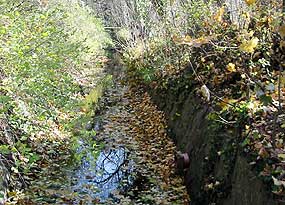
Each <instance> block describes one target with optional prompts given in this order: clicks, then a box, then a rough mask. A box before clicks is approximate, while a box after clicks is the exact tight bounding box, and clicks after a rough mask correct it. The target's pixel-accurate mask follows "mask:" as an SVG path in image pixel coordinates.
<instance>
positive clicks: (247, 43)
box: [239, 37, 259, 53]
mask: <svg viewBox="0 0 285 205" xmlns="http://www.w3.org/2000/svg"><path fill="white" fill-rule="evenodd" d="M258 41H259V39H258V38H257V37H254V38H252V39H250V40H244V41H243V42H242V44H241V45H240V47H239V49H240V50H241V51H244V52H247V53H253V52H254V49H255V48H256V47H257V45H258Z"/></svg>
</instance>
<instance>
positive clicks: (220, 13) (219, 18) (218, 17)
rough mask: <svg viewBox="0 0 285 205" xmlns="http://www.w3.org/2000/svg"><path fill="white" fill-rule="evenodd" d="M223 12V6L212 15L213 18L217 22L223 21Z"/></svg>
mask: <svg viewBox="0 0 285 205" xmlns="http://www.w3.org/2000/svg"><path fill="white" fill-rule="evenodd" d="M224 13H225V8H224V7H221V8H220V9H219V10H218V12H217V13H216V15H215V16H214V19H215V20H216V21H218V22H222V21H223V16H224Z"/></svg>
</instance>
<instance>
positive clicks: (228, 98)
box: [108, 0, 285, 197]
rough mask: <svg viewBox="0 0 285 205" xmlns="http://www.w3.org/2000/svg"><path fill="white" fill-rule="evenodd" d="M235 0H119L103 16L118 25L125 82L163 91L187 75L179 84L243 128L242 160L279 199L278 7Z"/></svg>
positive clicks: (224, 121)
mask: <svg viewBox="0 0 285 205" xmlns="http://www.w3.org/2000/svg"><path fill="white" fill-rule="evenodd" d="M111 2H112V1H111ZM235 2H239V4H238V5H234V1H207V2H206V1H182V0H181V1H179V0H177V1H164V0H160V1H159V0H158V1H150V0H144V1H124V0H120V1H117V3H116V4H114V2H112V3H110V5H109V7H108V8H109V10H108V14H109V17H108V18H109V20H108V22H111V25H113V26H114V25H115V26H117V27H118V28H117V27H115V30H116V31H117V40H118V42H117V43H118V45H119V46H120V47H121V48H123V59H124V61H125V64H126V65H127V67H128V75H129V78H130V83H131V85H133V86H136V85H138V84H139V85H144V86H148V87H150V88H155V89H162V90H163V89H168V88H169V87H171V86H172V83H173V82H174V81H179V80H180V79H181V78H180V77H181V75H183V73H185V72H188V73H189V72H190V73H192V77H191V79H189V81H191V82H186V83H185V82H181V81H180V83H185V84H186V85H187V87H185V89H187V88H189V84H190V85H193V86H194V87H193V89H194V90H195V91H196V93H197V95H200V96H201V97H202V98H203V99H204V100H205V103H206V104H209V105H211V107H212V108H213V111H212V113H211V114H210V115H209V116H208V118H209V120H212V121H216V122H219V123H220V124H221V125H223V126H224V127H225V128H230V127H238V128H240V129H242V136H240V138H239V139H238V141H239V142H240V146H241V149H242V150H243V151H244V152H245V153H247V154H248V155H247V156H248V161H249V162H250V164H251V165H252V166H253V167H254V168H255V170H256V171H257V175H258V176H259V177H261V178H262V179H264V181H265V182H267V183H268V184H269V186H270V187H271V191H272V192H273V193H274V194H275V195H276V196H279V197H284V196H285V178H284V176H285V169H284V166H285V147H284V137H285V136H284V131H285V130H284V129H285V118H284V92H285V90H284V87H285V76H284V75H285V73H284V65H285V61H284V60H285V59H284V53H285V41H284V37H285V24H284V5H282V3H283V2H282V1H255V0H245V1H243V0H241V1H235ZM122 13H123V14H124V15H120V14H122ZM134 25H135V26H134Z"/></svg>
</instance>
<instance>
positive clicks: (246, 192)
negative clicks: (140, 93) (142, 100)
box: [151, 79, 284, 205]
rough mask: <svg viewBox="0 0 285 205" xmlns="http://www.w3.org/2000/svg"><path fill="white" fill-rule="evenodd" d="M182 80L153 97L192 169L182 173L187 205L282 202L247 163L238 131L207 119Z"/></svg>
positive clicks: (273, 204)
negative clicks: (187, 155)
mask: <svg viewBox="0 0 285 205" xmlns="http://www.w3.org/2000/svg"><path fill="white" fill-rule="evenodd" d="M184 80H185V79H184ZM177 82H178V81H177ZM183 82H184V81H183V80H182V81H180V83H173V85H172V86H171V87H169V88H167V89H157V90H152V91H151V93H152V97H153V100H154V102H156V104H157V105H158V107H159V108H160V109H161V110H163V111H164V112H165V114H166V116H167V118H168V126H169V132H170V134H171V136H173V138H174V140H175V142H176V145H177V149H178V150H179V151H181V152H186V153H188V154H189V157H190V167H189V168H187V169H185V170H184V172H183V174H184V176H185V182H186V185H187V189H188V192H189V194H190V198H191V200H192V202H191V204H192V205H204V204H205V205H208V204H217V205H220V204H221V205H232V204H233V205H247V204H250V205H277V204H284V202H277V201H276V200H274V199H273V196H272V194H271V193H270V191H268V190H267V186H266V185H265V184H264V183H263V181H262V180H261V179H259V178H258V177H257V176H256V174H255V171H254V169H253V167H252V166H251V165H250V164H249V163H248V161H247V158H246V156H244V154H243V152H242V149H241V146H240V144H241V142H240V130H239V128H238V127H234V128H230V129H225V128H224V127H219V126H217V125H213V123H211V122H210V121H208V120H207V115H208V114H209V112H210V111H211V108H210V106H208V105H206V104H205V102H203V101H201V99H200V98H199V97H197V96H196V95H195V94H194V92H193V89H194V87H195V85H194V86H193V85H190V84H189V85H187V83H186V84H185V83H183ZM188 82H189V81H188Z"/></svg>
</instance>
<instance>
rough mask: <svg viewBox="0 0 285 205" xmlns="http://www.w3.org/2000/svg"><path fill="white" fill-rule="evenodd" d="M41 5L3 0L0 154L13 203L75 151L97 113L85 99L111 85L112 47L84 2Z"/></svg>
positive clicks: (0, 20)
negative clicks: (74, 143) (87, 119)
mask: <svg viewBox="0 0 285 205" xmlns="http://www.w3.org/2000/svg"><path fill="white" fill-rule="evenodd" d="M39 2H40V3H41V4H40V3H39ZM39 2H38V1H33V0H29V1H20V0H13V1H6V0H1V1H0V43H1V47H0V64H1V65H0V84H1V88H0V127H1V135H0V142H1V144H0V156H1V161H2V162H3V163H4V164H5V166H6V167H7V168H8V169H9V170H10V171H11V178H10V184H9V186H10V187H9V188H10V191H11V192H10V193H8V197H10V199H9V200H13V198H15V197H16V194H15V193H16V192H15V191H12V190H15V189H18V190H20V189H21V187H23V186H25V185H26V183H28V182H29V179H30V178H31V177H33V176H34V175H35V174H36V173H37V171H39V168H40V167H41V166H44V165H45V164H46V165H47V164H49V163H50V161H51V163H54V162H53V161H54V160H56V157H55V156H62V157H64V156H65V155H66V153H67V152H68V151H69V149H70V146H68V143H71V138H72V131H73V132H74V129H80V128H78V126H77V128H76V126H75V122H77V121H78V120H77V119H79V118H82V116H86V115H87V116H90V115H91V114H90V112H91V111H90V112H89V113H87V114H86V113H85V112H86V106H91V105H92V100H96V99H88V102H87V103H88V104H89V105H86V104H87V103H86V102H85V100H84V98H85V97H86V95H87V94H88V93H89V92H90V91H91V90H92V89H93V88H94V86H95V85H96V83H98V82H99V81H104V80H102V78H103V77H104V76H103V73H102V69H103V66H104V62H105V61H106V57H105V51H104V48H105V47H106V46H108V45H110V44H111V40H110V39H109V37H108V35H107V34H106V33H105V32H104V28H103V26H102V24H101V22H100V20H99V19H97V18H95V16H94V14H93V13H92V12H91V10H90V9H88V8H87V7H85V6H83V5H82V4H81V3H80V2H79V1H75V0H74V1H72V2H70V1H65V0H63V1H59V2H58V1H48V2H47V1H39ZM78 15H79V16H80V17H78ZM100 79H101V80H100ZM89 98H90V97H89ZM90 110H91V109H90ZM65 148H66V149H65ZM61 154H62V155H61ZM12 182H13V183H12ZM13 188H14V189H13ZM0 197H5V196H0Z"/></svg>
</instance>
